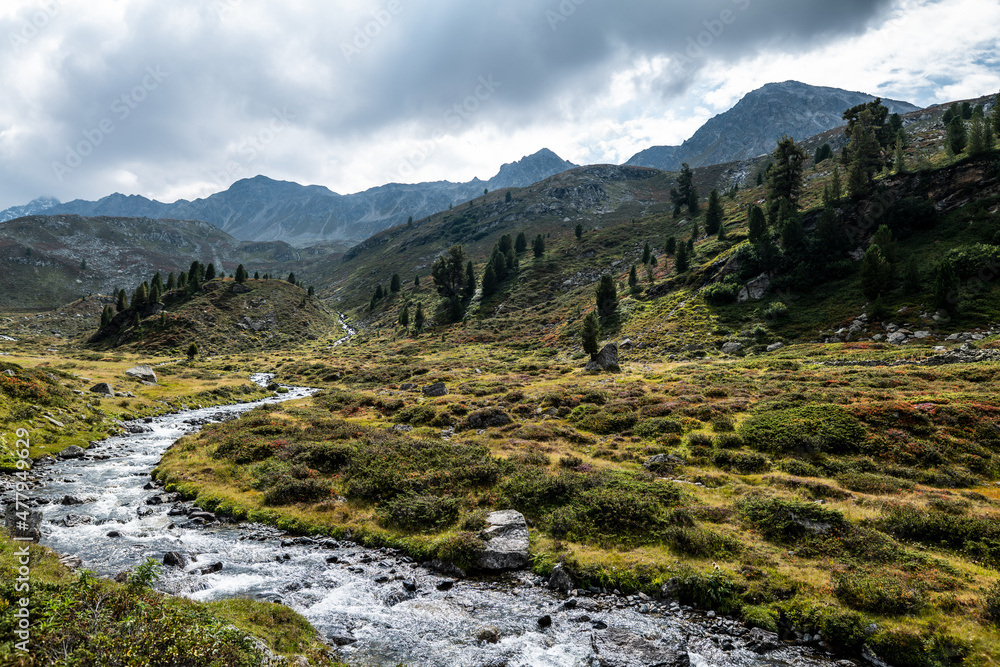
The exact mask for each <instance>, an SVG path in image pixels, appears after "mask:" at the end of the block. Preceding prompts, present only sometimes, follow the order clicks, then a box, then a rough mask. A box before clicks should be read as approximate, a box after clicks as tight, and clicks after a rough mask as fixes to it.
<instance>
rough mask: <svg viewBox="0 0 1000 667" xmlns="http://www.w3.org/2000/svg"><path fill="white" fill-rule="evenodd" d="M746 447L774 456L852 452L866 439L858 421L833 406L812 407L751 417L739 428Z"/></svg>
mask: <svg viewBox="0 0 1000 667" xmlns="http://www.w3.org/2000/svg"><path fill="white" fill-rule="evenodd" d="M739 433H740V435H742V436H743V440H744V441H745V442H746V443H747V445H748V446H749V447H752V448H754V449H756V450H758V451H764V452H771V453H775V454H783V453H791V452H827V453H831V454H843V453H847V452H851V451H854V450H855V449H857V447H858V445H859V444H860V443H861V441H862V440H863V439H864V437H865V429H864V426H862V424H861V422H860V421H858V419H857V418H855V417H854V416H853V415H851V414H849V413H848V412H847V411H846V410H844V409H843V408H841V407H840V406H836V405H813V406H803V407H796V408H787V409H783V410H771V411H768V412H759V413H757V414H754V415H751V416H750V418H749V419H747V420H746V421H745V422H743V424H741V425H740V429H739Z"/></svg>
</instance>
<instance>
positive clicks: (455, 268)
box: [431, 245, 468, 321]
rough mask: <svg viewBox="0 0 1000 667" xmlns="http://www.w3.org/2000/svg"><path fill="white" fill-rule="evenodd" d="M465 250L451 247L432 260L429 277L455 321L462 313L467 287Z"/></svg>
mask: <svg viewBox="0 0 1000 667" xmlns="http://www.w3.org/2000/svg"><path fill="white" fill-rule="evenodd" d="M467 261H468V260H467V259H466V256H465V249H464V248H463V247H462V246H460V245H453V246H452V247H451V248H449V249H448V251H447V252H446V253H444V254H443V255H442V256H440V257H438V258H437V259H436V260H434V264H432V265H431V276H432V277H433V278H434V285H435V287H436V288H437V292H438V294H440V295H441V296H442V297H444V298H445V299H446V300H447V301H448V313H449V314H450V316H451V318H452V320H453V321H457V320H458V319H459V318H460V317H461V313H462V307H461V306H462V299H463V298H464V296H465V290H466V286H467V279H466V270H467V267H466V264H467Z"/></svg>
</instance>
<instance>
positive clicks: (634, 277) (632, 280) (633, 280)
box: [628, 264, 639, 292]
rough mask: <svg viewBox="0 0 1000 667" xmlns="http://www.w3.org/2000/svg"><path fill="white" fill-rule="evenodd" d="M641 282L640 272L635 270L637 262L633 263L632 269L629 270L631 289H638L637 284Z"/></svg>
mask: <svg viewBox="0 0 1000 667" xmlns="http://www.w3.org/2000/svg"><path fill="white" fill-rule="evenodd" d="M638 284H639V274H638V273H637V272H636V270H635V264H633V265H632V270H631V271H629V272H628V287H629V289H630V290H631V291H633V292H635V291H636V286H637V285H638Z"/></svg>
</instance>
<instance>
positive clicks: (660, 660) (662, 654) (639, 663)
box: [590, 628, 691, 667]
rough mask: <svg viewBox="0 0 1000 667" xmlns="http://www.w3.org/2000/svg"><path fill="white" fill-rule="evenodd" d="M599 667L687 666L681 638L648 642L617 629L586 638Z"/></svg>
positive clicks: (610, 629) (597, 632)
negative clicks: (588, 639)
mask: <svg viewBox="0 0 1000 667" xmlns="http://www.w3.org/2000/svg"><path fill="white" fill-rule="evenodd" d="M590 643H591V647H592V648H593V649H594V653H595V654H597V664H599V665H601V667H654V665H655V667H690V665H691V659H690V657H689V656H688V652H687V646H686V645H685V643H684V640H683V639H681V638H679V637H678V638H674V639H661V640H651V639H646V638H645V637H642V636H641V635H637V634H635V633H633V632H629V631H628V630H623V629H621V628H608V629H607V630H595V631H594V632H593V634H592V635H591V638H590Z"/></svg>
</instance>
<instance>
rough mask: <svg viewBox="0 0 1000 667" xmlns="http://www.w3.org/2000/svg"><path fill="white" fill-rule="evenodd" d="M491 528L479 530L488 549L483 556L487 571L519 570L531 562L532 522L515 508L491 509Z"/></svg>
mask: <svg viewBox="0 0 1000 667" xmlns="http://www.w3.org/2000/svg"><path fill="white" fill-rule="evenodd" d="M486 521H487V522H489V524H490V525H489V527H488V528H486V529H484V530H483V531H482V532H480V533H479V537H480V539H482V540H483V541H485V543H486V548H485V549H484V550H483V552H482V554H481V555H480V556H479V567H481V568H483V569H484V570H494V571H498V570H517V569H520V568H522V567H524V566H525V565H527V564H528V524H527V523H526V522H525V520H524V515H523V514H521V513H520V512H517V511H514V510H505V511H501V512H491V513H490V514H489V515H488V516H487V517H486Z"/></svg>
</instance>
